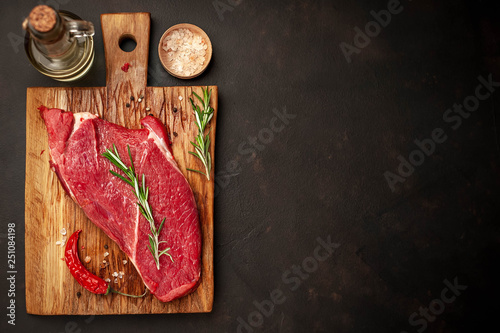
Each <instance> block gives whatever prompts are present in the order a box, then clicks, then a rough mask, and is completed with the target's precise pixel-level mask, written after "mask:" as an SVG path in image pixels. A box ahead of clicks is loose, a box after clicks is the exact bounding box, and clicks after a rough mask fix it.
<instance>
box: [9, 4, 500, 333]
mask: <svg viewBox="0 0 500 333" xmlns="http://www.w3.org/2000/svg"><path fill="white" fill-rule="evenodd" d="M40 2H41V3H49V4H51V3H52V4H56V5H59V4H61V5H60V8H61V9H66V10H69V11H72V12H74V13H76V14H78V15H80V16H81V17H83V18H85V19H87V20H90V21H92V22H94V23H95V26H96V46H97V49H96V61H95V64H94V67H93V68H92V70H91V72H90V73H89V74H88V75H87V76H86V77H85V78H84V79H82V80H80V81H78V82H74V83H72V84H71V85H74V86H104V85H105V66H104V50H103V45H102V36H101V30H100V24H99V22H100V20H99V15H100V14H102V13H111V12H120V11H127V12H128V11H132V12H134V11H148V12H151V18H152V27H151V41H150V43H151V44H150V56H149V63H150V69H149V71H150V74H151V75H150V77H149V83H148V84H149V85H152V86H170V85H188V84H189V85H206V84H215V85H218V86H219V96H220V97H219V98H220V109H219V117H218V124H217V141H216V143H215V144H216V156H215V161H216V162H215V164H216V165H215V170H216V173H217V177H216V178H217V183H218V187H217V197H216V201H215V259H214V264H215V303H214V309H213V312H212V313H210V314H182V315H138V316H96V317H94V318H88V317H78V316H74V317H70V316H52V317H43V316H32V315H27V314H26V313H25V311H26V310H25V302H24V297H25V293H24V265H23V258H24V241H23V240H24V236H23V235H24V214H23V211H24V163H25V112H26V111H25V109H26V105H25V99H26V87H29V86H67V85H68V84H65V83H58V82H56V81H53V80H51V79H49V78H46V77H44V76H42V75H41V74H39V73H38V72H37V71H36V70H35V69H33V68H32V67H31V65H30V64H29V62H28V59H27V58H26V57H25V55H24V49H23V46H22V45H16V43H15V42H14V43H12V42H11V41H10V40H9V36H10V37H11V38H13V40H14V41H15V36H22V30H21V22H22V20H23V18H24V17H25V16H26V15H27V14H28V13H29V11H30V10H31V8H32V7H33V6H35V5H36V4H37V2H36V1H22V3H20V1H5V0H2V11H1V14H0V15H1V20H0V27H1V29H0V31H2V33H1V34H0V45H1V48H0V55H1V58H0V68H1V78H0V96H1V98H0V106H1V108H0V110H1V111H0V135H1V140H0V156H1V160H0V161H1V162H0V170H1V181H0V184H1V191H0V203H1V206H0V211H1V216H2V222H1V226H0V248H1V250H0V253H2V254H3V255H2V257H1V258H0V272H2V273H1V279H0V294H1V299H2V302H1V308H2V309H4V310H2V311H1V312H0V314H1V316H0V318H2V319H0V325H1V326H0V327H1V329H0V331H2V332H6V331H8V332H11V331H12V332H32V331H40V332H65V331H66V332H80V331H81V332H121V333H124V332H235V331H236V330H237V327H238V317H241V318H243V320H245V321H247V322H248V316H249V315H251V313H252V312H254V311H256V307H255V305H254V304H253V302H254V301H258V302H261V301H263V300H265V299H270V294H269V293H270V292H271V291H272V290H274V289H280V290H281V291H283V295H284V297H286V299H285V301H284V303H282V304H279V305H276V306H275V308H274V313H272V314H271V315H270V316H268V317H265V316H264V317H263V323H262V325H261V326H260V327H256V328H251V329H252V330H253V331H254V332H401V331H407V332H417V330H418V329H420V328H422V330H421V332H423V331H425V332H479V331H483V330H484V327H486V326H487V325H492V328H493V331H495V330H496V328H497V320H496V319H497V317H496V316H497V315H498V310H499V306H498V303H499V296H500V295H499V291H498V288H497V284H498V277H499V276H498V273H497V269H496V268H495V267H498V258H499V254H500V243H499V239H500V233H499V227H498V220H499V209H498V207H499V204H500V194H499V186H498V185H499V183H500V177H499V167H500V166H499V163H500V158H499V157H500V156H499V151H500V149H499V148H500V145H499V137H498V133H497V131H498V126H499V124H498V122H499V120H498V118H499V117H500V115H498V107H496V106H497V105H499V103H500V92H495V93H494V94H493V95H492V96H491V97H490V98H488V99H487V100H485V101H483V102H481V104H480V107H479V109H478V110H477V111H476V112H475V113H473V114H471V116H470V117H469V118H468V119H464V120H463V123H462V125H461V127H460V128H459V129H457V130H452V129H451V127H450V124H447V123H445V122H444V121H443V119H442V117H443V114H444V112H445V111H446V110H447V109H448V108H451V107H452V106H453V104H454V103H462V102H463V100H464V98H465V97H467V96H469V95H472V94H473V93H474V90H475V87H476V86H477V85H478V80H477V77H478V76H479V75H483V76H484V77H487V75H488V74H489V73H492V75H493V79H496V80H498V81H500V58H499V56H500V20H499V19H500V5H499V4H498V1H496V0H483V1H480V0H476V1H474V0H470V1H464V0H459V1H431V0H418V1H416V0H414V1H410V0H404V1H402V6H403V7H404V8H403V10H402V12H401V13H399V14H397V15H394V16H393V17H392V20H391V22H390V24H389V25H388V26H387V27H386V28H384V29H383V30H382V31H381V32H380V34H379V35H378V36H376V37H374V38H373V39H372V40H371V43H370V44H369V45H368V46H366V47H365V48H363V49H362V50H361V52H360V53H359V54H354V55H353V56H352V62H351V63H350V64H349V63H347V61H346V59H345V57H344V56H343V54H342V51H341V49H340V47H339V44H340V43H341V42H346V43H351V44H352V43H353V38H354V35H355V31H354V27H356V26H358V27H364V25H365V24H366V23H367V22H369V21H371V20H373V19H372V17H371V16H370V11H371V10H375V11H380V10H382V9H385V8H387V1H375V0H371V1H368V0H363V1H361V0H359V1H352V0H338V1H266V2H264V1H248V0H239V1H236V0H221V1H220V2H219V3H224V4H231V5H228V6H230V7H226V9H228V8H229V9H231V10H227V11H226V12H224V13H223V14H222V19H221V17H219V15H218V13H217V11H216V9H215V8H214V5H213V2H212V1H210V0H209V1H153V0H149V1H148V0H145V1H129V0H127V1H117V0H112V1H96V0H94V1H75V0H59V2H57V1H56V0H49V1H45V0H42V1H40ZM134 3H135V4H134ZM181 22H189V23H194V24H197V25H199V26H200V27H202V28H203V29H204V30H205V31H206V32H207V33H208V35H209V36H210V38H211V40H212V43H213V47H214V56H213V59H212V63H211V65H210V67H209V68H208V70H207V71H206V73H205V74H203V75H202V76H201V77H199V78H196V79H193V80H190V81H181V80H178V79H175V78H173V77H171V76H169V75H168V74H167V73H166V72H165V71H163V69H162V68H161V67H160V66H161V65H160V62H159V59H158V55H157V53H156V48H157V45H158V42H159V39H160V36H161V35H162V34H163V32H164V31H165V30H166V29H167V28H168V27H170V26H172V25H174V24H176V23H181ZM9 33H12V34H10V35H9ZM13 36H14V37H13ZM283 109H286V112H287V113H290V114H294V115H296V117H295V118H294V119H291V120H290V122H289V124H288V125H286V126H285V127H284V129H283V130H282V131H281V132H279V133H274V137H273V140H272V141H271V142H269V143H267V144H265V145H262V146H258V148H259V149H256V150H255V154H249V151H247V150H242V149H241V147H240V145H249V142H251V141H252V139H251V138H252V137H256V136H258V134H259V133H262V134H261V135H265V133H264V132H266V130H263V129H265V128H269V126H270V121H271V119H272V118H273V117H274V113H273V110H279V111H283ZM435 128H443V130H444V131H445V133H446V135H447V138H448V139H447V141H445V142H444V143H442V144H439V145H437V147H436V150H435V152H434V153H433V154H432V155H431V156H429V157H427V158H426V159H425V162H424V163H423V164H422V165H421V166H419V167H417V168H416V169H415V171H414V173H413V174H412V175H411V176H409V177H408V179H407V180H406V181H405V183H404V184H398V185H397V186H396V191H395V192H392V191H391V189H390V188H389V186H388V184H387V182H386V180H385V179H384V176H383V175H384V172H385V171H391V172H396V170H397V167H398V164H399V161H398V159H397V158H398V155H402V156H404V157H405V158H408V155H409V154H410V153H411V152H412V151H413V150H415V149H416V146H415V144H414V143H413V141H414V140H415V139H419V140H422V139H425V138H429V137H430V135H431V132H432V131H433V130H434V129H435ZM265 138H267V137H265ZM244 142H247V143H246V144H245V143H244ZM239 147H240V148H239ZM246 148H248V146H246ZM233 169H235V170H233ZM12 222H14V223H16V225H17V227H16V231H17V270H18V274H17V293H16V298H15V299H16V304H17V312H16V326H15V327H13V326H11V325H8V324H7V317H6V309H5V307H6V306H7V301H8V300H7V289H8V283H7V280H6V271H7V239H6V232H7V223H12ZM328 235H330V236H331V240H332V241H333V242H335V243H339V244H340V246H339V247H338V249H336V251H335V252H334V253H333V254H332V255H331V256H330V257H329V258H328V259H327V260H325V261H324V262H321V263H320V264H319V267H318V268H317V270H315V271H314V272H312V273H310V275H309V276H308V277H307V278H304V280H303V281H302V282H301V284H300V286H298V288H297V289H296V290H291V287H294V286H295V283H292V282H290V281H287V280H283V279H282V275H283V274H284V273H285V274H287V271H288V270H290V269H291V267H292V265H301V263H302V261H303V260H304V258H307V257H310V256H312V255H313V253H314V249H315V247H316V245H317V242H316V239H317V238H318V237H322V238H323V239H326V238H327V236H328ZM295 275H296V274H295V273H290V274H289V275H288V277H289V278H290V277H291V276H295ZM304 276H305V275H304ZM455 278H457V281H458V283H459V284H462V285H467V289H466V290H465V291H462V293H461V295H460V296H458V297H456V299H455V300H454V301H453V302H452V303H451V304H447V305H446V307H445V309H444V311H443V313H442V314H440V315H438V316H437V317H436V318H432V317H431V320H433V321H432V322H428V325H427V327H426V328H425V329H424V326H423V324H421V323H420V324H418V325H414V326H412V325H410V323H409V321H408V320H409V317H410V316H411V314H412V313H414V312H418V311H419V308H420V307H422V308H427V307H428V306H429V304H430V302H431V301H432V300H433V299H439V298H440V297H441V291H442V290H443V289H444V288H445V284H444V283H443V281H444V280H445V279H448V280H449V281H453V279H455ZM293 281H295V280H293ZM447 295H448V296H450V295H451V294H447ZM433 304H434V305H436V303H433ZM438 310H439V309H438ZM253 315H255V313H254V314H253ZM253 319H259V318H258V317H255V318H253ZM414 319H415V320H419V319H421V317H420V316H418V317H417V318H414ZM242 331H243V332H246V331H250V330H249V329H243V330H242Z"/></svg>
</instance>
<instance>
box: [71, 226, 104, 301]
mask: <svg viewBox="0 0 500 333" xmlns="http://www.w3.org/2000/svg"><path fill="white" fill-rule="evenodd" d="M80 232H81V230H77V231H75V232H74V233H73V235H71V237H70V238H69V239H68V242H67V243H66V251H65V253H64V259H65V261H66V265H68V268H69V271H70V272H71V275H73V277H74V278H75V279H76V281H77V282H78V283H79V284H80V285H81V286H82V287H84V288H85V289H87V290H88V291H90V292H92V293H94V294H102V295H107V294H109V292H110V289H111V287H110V285H109V284H108V283H107V282H106V281H104V280H103V279H101V278H100V277H98V276H95V275H94V274H92V273H90V272H89V271H88V270H87V269H86V268H85V266H83V264H82V262H81V261H80V257H79V256H78V237H79V234H80Z"/></svg>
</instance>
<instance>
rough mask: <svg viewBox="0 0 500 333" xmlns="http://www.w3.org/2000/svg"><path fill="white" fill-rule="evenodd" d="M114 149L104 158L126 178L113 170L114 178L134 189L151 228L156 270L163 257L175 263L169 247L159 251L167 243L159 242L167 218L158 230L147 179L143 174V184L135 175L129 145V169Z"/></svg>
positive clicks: (150, 236)
mask: <svg viewBox="0 0 500 333" xmlns="http://www.w3.org/2000/svg"><path fill="white" fill-rule="evenodd" d="M113 149H114V152H112V151H111V150H110V149H106V151H105V152H104V153H103V154H102V156H104V157H106V158H107V159H108V160H110V162H111V163H113V164H114V165H116V167H117V168H118V169H120V170H121V171H122V172H123V173H124V174H125V176H126V177H124V176H122V175H120V174H119V173H117V172H114V171H113V170H109V172H111V173H112V174H113V175H114V176H116V177H118V178H120V179H121V180H123V181H124V182H125V183H127V184H129V185H130V186H132V187H133V188H134V191H133V193H134V195H135V197H136V198H137V200H138V201H137V206H139V210H140V211H141V214H142V215H143V216H144V217H145V218H146V220H148V222H149V228H150V231H151V234H149V235H148V236H149V245H148V249H149V251H151V254H152V255H153V258H154V261H155V263H156V268H157V269H160V257H161V256H162V255H167V256H169V257H170V260H172V262H174V259H172V256H171V255H170V253H168V251H169V250H170V248H169V247H167V248H166V249H164V250H163V251H159V246H160V244H161V243H166V241H161V242H159V241H158V238H159V236H160V232H161V229H162V228H163V224H164V223H165V218H163V220H162V221H161V224H160V227H159V228H158V229H156V227H155V220H154V218H153V214H152V212H151V207H150V206H149V203H148V196H149V187H146V179H145V176H144V174H142V184H140V183H139V180H138V177H137V174H136V173H135V169H134V161H133V160H132V154H131V153H130V147H129V146H128V145H127V150H128V156H129V158H130V167H127V166H126V165H125V163H123V162H122V160H121V158H120V155H119V154H118V150H117V149H116V146H115V145H114V144H113Z"/></svg>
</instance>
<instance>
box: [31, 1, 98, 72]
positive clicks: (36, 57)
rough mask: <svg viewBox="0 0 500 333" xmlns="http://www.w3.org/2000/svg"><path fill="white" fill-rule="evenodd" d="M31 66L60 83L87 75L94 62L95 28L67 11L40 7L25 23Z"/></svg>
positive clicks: (44, 6)
mask: <svg viewBox="0 0 500 333" xmlns="http://www.w3.org/2000/svg"><path fill="white" fill-rule="evenodd" d="M23 28H24V29H25V30H26V38H25V45H24V46H25V49H26V54H27V55H28V58H29V60H30V62H31V64H32V65H33V66H34V67H35V68H36V69H37V70H38V71H39V72H40V73H42V74H44V75H47V76H49V77H51V78H53V79H55V80H58V81H73V80H77V79H79V78H81V77H82V76H84V75H85V74H86V73H87V72H88V71H89V69H90V67H91V66H92V63H93V62H94V39H93V37H92V36H93V35H94V26H93V24H92V23H91V22H86V21H82V20H81V19H80V18H79V17H78V16H76V15H75V14H73V13H70V12H66V11H62V10H60V11H56V10H55V9H53V8H52V7H49V6H46V5H40V6H36V7H35V8H33V10H32V11H31V13H30V14H29V16H28V18H26V20H25V21H24V22H23Z"/></svg>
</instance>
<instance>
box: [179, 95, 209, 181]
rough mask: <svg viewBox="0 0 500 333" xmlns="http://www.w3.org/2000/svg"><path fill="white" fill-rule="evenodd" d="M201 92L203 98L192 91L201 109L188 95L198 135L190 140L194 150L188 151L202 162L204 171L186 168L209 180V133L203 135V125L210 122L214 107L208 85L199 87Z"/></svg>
mask: <svg viewBox="0 0 500 333" xmlns="http://www.w3.org/2000/svg"><path fill="white" fill-rule="evenodd" d="M201 89H202V92H203V98H202V97H200V95H198V94H197V93H196V92H194V91H193V95H194V97H196V99H198V101H199V102H200V103H201V105H202V107H203V109H201V108H200V106H198V105H196V104H195V103H194V100H193V99H192V98H191V97H189V101H190V102H191V106H192V107H193V112H194V116H195V119H196V127H197V128H198V135H197V136H196V137H195V142H196V143H195V142H193V141H190V142H191V144H192V145H193V147H194V151H192V152H191V151H189V152H188V153H190V154H191V155H193V156H195V157H197V158H198V159H199V160H201V162H202V163H203V166H204V167H205V172H202V171H199V170H194V169H189V168H186V169H187V170H189V171H195V172H198V173H200V174H202V175H205V176H206V177H207V179H208V180H210V172H211V170H212V160H211V157H210V153H209V150H210V139H209V134H210V132H209V133H207V134H206V135H205V127H206V126H207V124H208V123H209V122H210V120H211V119H212V117H213V113H214V109H213V108H212V107H210V98H211V97H212V90H209V89H208V87H207V88H206V89H205V88H201Z"/></svg>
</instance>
